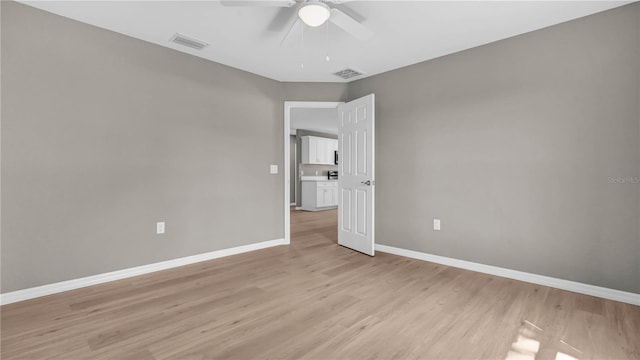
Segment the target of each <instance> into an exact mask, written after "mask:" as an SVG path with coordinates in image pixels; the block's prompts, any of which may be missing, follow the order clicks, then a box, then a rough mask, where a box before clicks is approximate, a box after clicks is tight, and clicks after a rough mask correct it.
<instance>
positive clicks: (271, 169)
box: [269, 165, 278, 174]
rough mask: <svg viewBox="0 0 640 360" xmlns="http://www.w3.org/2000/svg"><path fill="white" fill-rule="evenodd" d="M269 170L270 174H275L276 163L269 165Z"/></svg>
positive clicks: (276, 170) (276, 171) (276, 169)
mask: <svg viewBox="0 0 640 360" xmlns="http://www.w3.org/2000/svg"><path fill="white" fill-rule="evenodd" d="M269 171H270V172H271V173H272V174H277V173H278V165H271V168H270V169H269Z"/></svg>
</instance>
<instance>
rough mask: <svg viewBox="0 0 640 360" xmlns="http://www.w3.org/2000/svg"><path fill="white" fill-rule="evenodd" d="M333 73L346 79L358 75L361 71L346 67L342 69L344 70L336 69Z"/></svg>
mask: <svg viewBox="0 0 640 360" xmlns="http://www.w3.org/2000/svg"><path fill="white" fill-rule="evenodd" d="M333 75H335V76H338V77H341V78H343V79H345V80H347V79H351V78H352V77H356V76H360V75H362V73H361V72H359V71H356V70H353V69H349V68H347V69H344V70H340V71H338V72H336V73H333Z"/></svg>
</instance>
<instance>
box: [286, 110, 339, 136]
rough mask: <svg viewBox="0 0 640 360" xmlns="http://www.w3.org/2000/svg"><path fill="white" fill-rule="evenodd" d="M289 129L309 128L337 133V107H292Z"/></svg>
mask: <svg viewBox="0 0 640 360" xmlns="http://www.w3.org/2000/svg"><path fill="white" fill-rule="evenodd" d="M290 128H291V130H310V131H318V132H323V133H327V134H334V135H337V134H338V109H337V108H333V109H331V108H292V109H291V122H290Z"/></svg>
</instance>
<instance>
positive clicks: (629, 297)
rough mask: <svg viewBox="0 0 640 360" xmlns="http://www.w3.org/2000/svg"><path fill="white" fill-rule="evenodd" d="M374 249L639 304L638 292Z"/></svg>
mask: <svg viewBox="0 0 640 360" xmlns="http://www.w3.org/2000/svg"><path fill="white" fill-rule="evenodd" d="M376 251H380V252H385V253H389V254H394V255H400V256H404V257H408V258H412V259H418V260H423V261H429V262H433V263H437V264H442V265H447V266H453V267H456V268H460V269H465V270H471V271H477V272H480V273H485V274H490V275H495V276H501V277H505V278H509V279H514V280H520V281H525V282H529V283H533V284H538V285H544V286H549V287H554V288H557V289H562V290H568V291H573V292H576V293H580V294H586V295H591V296H596V297H600V298H604V299H609V300H615V301H620V302H623V303H627V304H632V305H640V294H636V293H632V292H626V291H621V290H615V289H609V288H605V287H600V286H595V285H589V284H584V283H579V282H575V281H571V280H563V279H558V278H553V277H549V276H543V275H537V274H532V273H527V272H523V271H517V270H511V269H505V268H501V267H497V266H491V265H484V264H478V263H474V262H471V261H465V260H458V259H452V258H448V257H444V256H438V255H432V254H427V253H423V252H418V251H413V250H406V249H401V248H396V247H393V246H387V245H381V244H376Z"/></svg>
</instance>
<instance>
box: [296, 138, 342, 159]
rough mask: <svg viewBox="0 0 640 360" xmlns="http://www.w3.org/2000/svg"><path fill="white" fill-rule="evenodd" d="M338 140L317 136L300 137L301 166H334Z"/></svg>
mask: <svg viewBox="0 0 640 360" xmlns="http://www.w3.org/2000/svg"><path fill="white" fill-rule="evenodd" d="M337 150H338V140H336V139H328V138H322V137H317V136H303V137H302V159H301V163H302V164H316V165H335V156H334V155H335V151H337Z"/></svg>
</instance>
